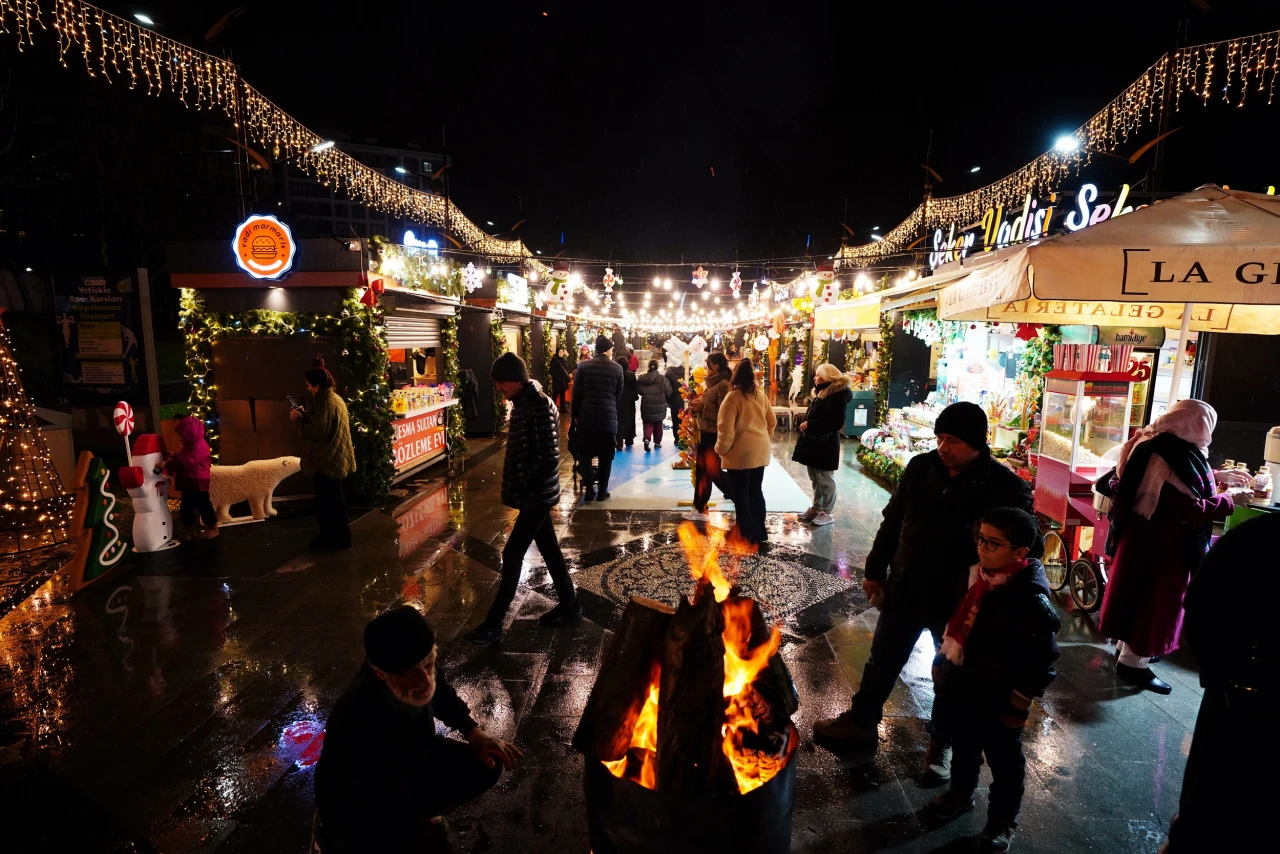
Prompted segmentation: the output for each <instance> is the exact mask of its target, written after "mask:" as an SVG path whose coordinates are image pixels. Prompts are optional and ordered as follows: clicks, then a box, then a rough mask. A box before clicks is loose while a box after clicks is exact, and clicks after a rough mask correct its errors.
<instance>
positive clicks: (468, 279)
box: [462, 261, 484, 293]
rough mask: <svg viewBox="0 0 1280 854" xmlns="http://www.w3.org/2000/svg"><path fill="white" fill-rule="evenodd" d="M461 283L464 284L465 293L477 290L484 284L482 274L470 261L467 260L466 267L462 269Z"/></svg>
mask: <svg viewBox="0 0 1280 854" xmlns="http://www.w3.org/2000/svg"><path fill="white" fill-rule="evenodd" d="M462 284H463V285H465V286H466V288H467V293H471V292H472V291H477V290H479V289H480V287H481V285H483V284H484V276H483V275H482V274H481V273H480V271H479V270H478V269H476V265H475V264H474V263H472V262H470V261H468V262H467V269H465V270H463V271H462Z"/></svg>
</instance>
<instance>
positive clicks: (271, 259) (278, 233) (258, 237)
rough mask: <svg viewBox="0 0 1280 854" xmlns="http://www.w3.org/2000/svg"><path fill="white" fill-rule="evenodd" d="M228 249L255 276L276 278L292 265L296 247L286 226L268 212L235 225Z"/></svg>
mask: <svg viewBox="0 0 1280 854" xmlns="http://www.w3.org/2000/svg"><path fill="white" fill-rule="evenodd" d="M231 251H232V252H233V253H234V254H235V256H236V263H237V264H238V265H240V269H241V270H244V271H245V272H246V273H248V274H249V275H250V276H253V277H254V278H255V279H278V278H280V277H281V276H283V275H284V274H285V273H287V272H289V268H290V267H292V266H293V257H294V256H295V255H296V254H297V253H298V246H297V244H295V243H294V242H293V234H292V233H291V232H290V231H289V226H287V225H285V224H284V223H283V222H281V221H280V220H278V219H276V218H275V217H273V216H271V215H269V214H260V215H254V216H251V217H249V218H248V219H246V220H245V221H244V222H242V223H240V225H238V226H237V227H236V236H235V239H234V240H232V241H231Z"/></svg>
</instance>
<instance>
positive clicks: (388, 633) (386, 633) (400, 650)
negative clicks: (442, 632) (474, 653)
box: [364, 605, 436, 673]
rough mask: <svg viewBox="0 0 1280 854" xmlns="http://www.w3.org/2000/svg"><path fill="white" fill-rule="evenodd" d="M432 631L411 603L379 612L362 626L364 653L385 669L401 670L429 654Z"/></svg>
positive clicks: (393, 671)
mask: <svg viewBox="0 0 1280 854" xmlns="http://www.w3.org/2000/svg"><path fill="white" fill-rule="evenodd" d="M435 645H436V633H435V632H433V631H432V630H431V625H430V624H429V623H427V618H426V617H424V616H422V613H421V612H420V611H418V609H417V608H415V607H413V606H412V605H401V606H400V607H399V608H393V609H392V610H390V611H387V612H386V613H385V614H379V615H378V616H376V617H374V618H373V619H372V620H370V621H369V625H367V626H365V627H364V656H365V658H367V659H369V663H370V664H372V665H373V666H374V667H376V668H378V669H379V670H383V671H386V672H387V673H403V672H404V671H406V670H408V669H409V668H410V667H413V665H415V664H417V663H418V662H419V661H422V659H424V658H426V657H427V656H428V655H430V654H431V648H432V647H433V646H435Z"/></svg>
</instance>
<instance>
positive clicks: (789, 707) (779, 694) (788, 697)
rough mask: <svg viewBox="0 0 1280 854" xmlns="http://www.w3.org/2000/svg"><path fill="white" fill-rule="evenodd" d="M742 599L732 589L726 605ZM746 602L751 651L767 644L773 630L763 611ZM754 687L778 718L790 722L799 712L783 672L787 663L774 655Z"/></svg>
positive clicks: (788, 678) (793, 685) (796, 697)
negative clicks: (748, 615) (762, 695)
mask: <svg viewBox="0 0 1280 854" xmlns="http://www.w3.org/2000/svg"><path fill="white" fill-rule="evenodd" d="M744 598H745V597H742V596H739V595H738V591H737V589H736V588H735V589H734V591H733V593H732V594H731V595H730V596H729V598H728V600H726V601H729V602H732V601H737V600H741V599H744ZM746 601H748V602H750V603H751V648H752V649H755V648H756V647H758V646H760V645H761V644H764V643H768V642H769V638H770V637H771V636H772V634H773V627H772V626H770V625H769V621H768V620H766V619H765V615H764V610H763V609H762V608H761V607H760V603H759V602H756V601H755V600H754V599H747V600H746ZM755 685H756V688H757V689H759V690H760V691H761V692H762V693H763V694H764V695H765V699H767V700H768V701H769V703H770V705H771V706H772V708H773V711H774V714H775V715H777V716H778V717H780V718H782V717H786V718H790V717H791V716H792V715H794V714H795V713H796V710H797V709H799V708H800V694H799V692H797V691H796V683H795V681H794V680H793V679H792V678H791V671H790V670H789V669H787V663H786V662H785V661H783V660H782V656H781V655H779V654H777V653H774V654H773V655H771V656H769V664H768V666H766V667H765V669H764V670H762V671H761V672H760V675H759V676H757V677H756V682H755Z"/></svg>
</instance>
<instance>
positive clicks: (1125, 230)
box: [926, 186, 1280, 335]
mask: <svg viewBox="0 0 1280 854" xmlns="http://www.w3.org/2000/svg"><path fill="white" fill-rule="evenodd" d="M926 281H929V280H926ZM933 281H935V282H936V283H937V284H938V285H942V286H943V289H942V291H941V293H940V294H939V298H938V316H939V317H941V318H943V319H946V320H983V321H988V322H993V323H998V322H1013V323H1057V324H1103V325H1117V324H1121V325H1123V324H1126V323H1133V324H1135V325H1142V326H1165V327H1170V328H1177V327H1179V326H1180V324H1181V322H1182V314H1183V306H1184V305H1185V304H1186V303H1193V304H1194V305H1195V309H1194V310H1193V312H1192V315H1191V322H1190V328H1191V329H1193V330H1197V331H1203V332H1242V333H1257V334H1268V335H1273V334H1280V199H1277V197H1275V196H1267V195H1263V194H1261V193H1245V192H1241V191H1237V190H1222V189H1220V188H1218V187H1214V186H1206V187H1201V188H1200V189H1198V190H1195V191H1194V192H1191V193H1186V194H1184V195H1181V196H1177V197H1175V198H1172V199H1168V200H1166V201H1163V202H1159V203H1157V204H1155V205H1153V206H1151V207H1145V208H1141V209H1139V210H1137V211H1134V212H1133V213H1129V214H1125V215H1123V216H1118V217H1114V218H1112V219H1110V220H1108V221H1106V222H1103V223H1100V224H1098V225H1095V226H1091V227H1089V228H1085V229H1082V230H1081V231H1078V232H1075V233H1072V234H1067V235H1064V236H1061V237H1056V238H1050V239H1046V240H1037V241H1033V242H1031V243H1026V244H1021V245H1018V246H1013V247H1009V248H1007V249H1002V250H997V251H995V252H990V253H982V254H981V255H978V256H977V257H975V258H970V259H965V260H963V261H959V262H953V263H952V264H947V265H945V266H943V267H942V268H940V269H939V274H938V275H937V276H934V277H933Z"/></svg>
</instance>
